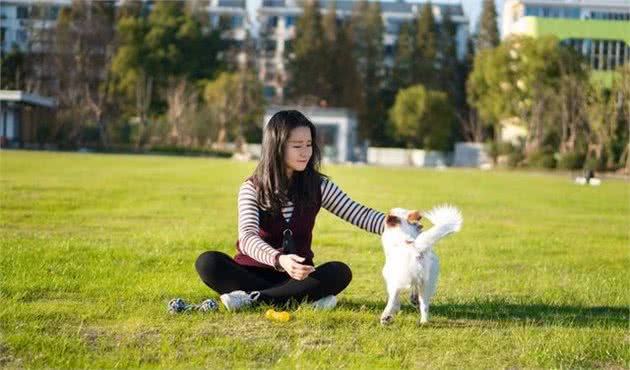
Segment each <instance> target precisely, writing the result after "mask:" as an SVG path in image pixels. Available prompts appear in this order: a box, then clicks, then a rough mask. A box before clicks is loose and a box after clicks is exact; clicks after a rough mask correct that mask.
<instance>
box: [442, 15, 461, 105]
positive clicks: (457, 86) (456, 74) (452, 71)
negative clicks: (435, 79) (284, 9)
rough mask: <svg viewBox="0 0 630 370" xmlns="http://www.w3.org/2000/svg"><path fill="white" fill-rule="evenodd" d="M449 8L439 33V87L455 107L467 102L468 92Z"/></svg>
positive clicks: (455, 30) (443, 17)
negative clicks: (458, 55)
mask: <svg viewBox="0 0 630 370" xmlns="http://www.w3.org/2000/svg"><path fill="white" fill-rule="evenodd" d="M446 9H447V10H446V11H445V12H444V13H443V16H442V24H441V26H440V34H439V39H438V40H439V43H438V45H439V53H438V60H439V63H438V64H439V66H440V70H439V87H440V90H442V91H444V92H446V93H447V94H448V97H449V99H450V101H451V103H452V104H453V106H455V107H461V106H462V105H464V104H465V100H466V94H465V93H464V92H463V89H462V87H463V81H465V78H464V77H463V76H461V75H460V71H461V70H460V68H459V62H458V59H457V44H456V41H455V38H456V35H457V28H456V26H455V23H454V22H453V20H452V19H451V13H450V11H449V10H448V8H446Z"/></svg>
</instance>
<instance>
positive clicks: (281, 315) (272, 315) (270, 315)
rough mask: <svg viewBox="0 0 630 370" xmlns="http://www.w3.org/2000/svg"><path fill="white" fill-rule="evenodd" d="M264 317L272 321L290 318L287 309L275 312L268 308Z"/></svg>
mask: <svg viewBox="0 0 630 370" xmlns="http://www.w3.org/2000/svg"><path fill="white" fill-rule="evenodd" d="M265 318H266V319H267V320H272V321H280V322H287V321H289V320H291V314H290V313H288V312H287V311H281V312H276V310H274V309H272V308H270V309H268V310H267V312H265Z"/></svg>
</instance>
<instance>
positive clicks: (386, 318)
mask: <svg viewBox="0 0 630 370" xmlns="http://www.w3.org/2000/svg"><path fill="white" fill-rule="evenodd" d="M393 322H394V316H392V315H387V316H381V325H389V324H391V323H393Z"/></svg>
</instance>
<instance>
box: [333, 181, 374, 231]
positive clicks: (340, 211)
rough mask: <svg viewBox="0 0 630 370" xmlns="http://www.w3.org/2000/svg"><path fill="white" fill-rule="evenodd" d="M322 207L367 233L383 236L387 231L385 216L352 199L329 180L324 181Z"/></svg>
mask: <svg viewBox="0 0 630 370" xmlns="http://www.w3.org/2000/svg"><path fill="white" fill-rule="evenodd" d="M321 187H322V207H324V208H325V209H327V210H328V211H329V212H330V213H332V214H334V215H336V216H338V217H340V218H342V219H343V220H345V221H348V222H350V223H351V224H353V225H355V226H358V227H360V228H362V229H363V230H365V231H368V232H371V233H374V234H378V235H381V234H383V231H385V223H384V220H385V215H384V214H383V213H381V212H379V211H375V210H373V209H372V208H368V207H366V206H364V205H362V204H360V203H357V202H355V201H354V200H352V199H350V197H349V196H348V195H346V193H344V192H343V191H342V190H341V189H339V187H338V186H337V185H336V184H335V183H334V182H332V181H330V180H329V179H323V181H322V185H321Z"/></svg>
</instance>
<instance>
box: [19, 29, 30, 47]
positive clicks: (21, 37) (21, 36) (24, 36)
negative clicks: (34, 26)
mask: <svg viewBox="0 0 630 370" xmlns="http://www.w3.org/2000/svg"><path fill="white" fill-rule="evenodd" d="M16 35H17V37H16V41H17V42H18V43H20V44H23V43H26V41H28V37H27V33H26V30H17V34H16Z"/></svg>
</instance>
